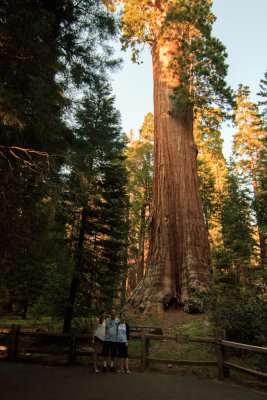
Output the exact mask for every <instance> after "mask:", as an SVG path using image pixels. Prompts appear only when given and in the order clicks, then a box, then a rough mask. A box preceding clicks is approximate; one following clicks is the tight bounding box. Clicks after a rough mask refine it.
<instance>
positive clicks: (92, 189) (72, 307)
mask: <svg viewBox="0 0 267 400" xmlns="http://www.w3.org/2000/svg"><path fill="white" fill-rule="evenodd" d="M74 148H76V152H75V153H74V154H73V155H72V159H73V161H72V169H71V173H70V175H69V177H68V179H69V187H70V191H69V200H70V204H71V209H72V213H73V215H75V214H76V215H77V217H78V218H76V221H77V222H76V227H75V229H74V230H73V232H72V236H71V237H70V240H71V241H72V254H73V273H72V279H71V285H70V291H69V300H68V303H67V307H66V312H65V319H64V329H63V330H64V332H68V331H69V330H70V327H71V320H72V317H73V312H76V315H77V313H78V314H81V313H82V312H83V310H85V312H86V313H87V314H88V312H89V311H90V309H92V308H93V307H94V308H95V307H100V306H101V305H102V306H106V307H108V306H111V305H112V301H113V298H114V297H115V294H116V292H117V291H118V286H119V283H120V282H121V274H122V270H123V268H126V265H123V262H122V254H123V248H124V246H125V240H124V238H125V236H127V224H126V213H127V207H128V202H127V195H126V179H127V174H126V168H125V166H124V156H123V152H124V141H123V139H122V136H121V131H120V117H119V113H118V112H117V110H115V108H114V98H113V97H112V96H111V91H110V88H109V86H108V85H107V84H106V82H105V80H104V79H103V80H102V82H101V83H96V84H95V85H94V88H91V90H90V91H88V92H87V93H85V96H84V98H83V101H82V102H81V104H80V105H79V106H78V108H77V111H76V144H75V147H73V149H74Z"/></svg>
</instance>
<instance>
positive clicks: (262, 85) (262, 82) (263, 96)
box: [257, 71, 267, 129]
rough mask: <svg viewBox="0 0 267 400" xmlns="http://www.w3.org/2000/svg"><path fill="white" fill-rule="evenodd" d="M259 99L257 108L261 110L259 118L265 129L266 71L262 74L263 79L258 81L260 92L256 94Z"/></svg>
mask: <svg viewBox="0 0 267 400" xmlns="http://www.w3.org/2000/svg"><path fill="white" fill-rule="evenodd" d="M257 95H258V96H260V97H261V100H259V101H258V107H259V108H262V111H261V116H262V117H263V119H264V122H265V129H266V127H267V71H266V72H265V74H264V78H263V79H261V80H260V91H259V93H257Z"/></svg>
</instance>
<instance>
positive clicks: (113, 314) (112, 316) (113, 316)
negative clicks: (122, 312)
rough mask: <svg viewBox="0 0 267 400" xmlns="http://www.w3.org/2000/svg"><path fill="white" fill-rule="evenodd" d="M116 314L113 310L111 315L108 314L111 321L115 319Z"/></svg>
mask: <svg viewBox="0 0 267 400" xmlns="http://www.w3.org/2000/svg"><path fill="white" fill-rule="evenodd" d="M116 314H117V312H116V310H115V309H114V308H113V310H111V314H110V316H111V319H115V318H116Z"/></svg>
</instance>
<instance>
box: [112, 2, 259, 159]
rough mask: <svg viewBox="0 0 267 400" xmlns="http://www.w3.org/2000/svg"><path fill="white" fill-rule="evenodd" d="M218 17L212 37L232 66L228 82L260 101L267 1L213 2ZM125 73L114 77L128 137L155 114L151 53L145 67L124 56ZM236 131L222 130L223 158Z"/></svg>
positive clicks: (230, 129) (227, 153)
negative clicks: (242, 85) (248, 91)
mask: <svg viewBox="0 0 267 400" xmlns="http://www.w3.org/2000/svg"><path fill="white" fill-rule="evenodd" d="M213 11H214V14H215V15H216V17H217V21H216V22H215V24H214V28H213V35H214V36H215V37H217V38H219V39H220V40H221V41H222V43H223V44H224V45H225V46H226V50H227V53H228V59H227V63H228V65H229V69H228V76H227V78H226V80H227V82H228V84H229V85H231V87H232V88H233V89H234V90H236V89H237V87H238V85H239V83H242V84H244V85H248V86H249V87H250V90H251V100H252V101H254V102H256V101H257V100H258V98H257V96H256V93H257V92H258V91H259V82H260V80H261V79H262V78H263V77H264V73H265V71H266V70H267V0H254V1H251V0H213ZM120 56H123V58H124V65H123V67H122V69H121V70H120V71H119V72H117V73H116V74H114V75H113V76H112V87H113V92H114V94H115V96H116V107H117V109H118V110H120V112H121V120H122V128H123V131H124V132H126V133H127V134H128V133H129V131H130V129H131V128H132V129H133V131H134V133H135V135H138V132H139V129H140V128H141V126H142V123H143V121H144V117H145V115H146V114H147V113H148V112H153V82H152V61H151V55H150V52H149V50H148V49H146V50H145V51H144V52H143V55H142V61H143V64H141V65H137V64H132V62H131V53H130V51H127V52H126V53H124V52H121V53H120ZM233 133H234V129H233V128H232V127H227V126H226V125H225V126H223V128H222V137H223V139H224V154H225V156H226V157H227V158H228V157H229V155H230V153H231V143H232V135H233Z"/></svg>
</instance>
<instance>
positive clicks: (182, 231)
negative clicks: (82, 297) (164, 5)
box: [128, 45, 212, 313]
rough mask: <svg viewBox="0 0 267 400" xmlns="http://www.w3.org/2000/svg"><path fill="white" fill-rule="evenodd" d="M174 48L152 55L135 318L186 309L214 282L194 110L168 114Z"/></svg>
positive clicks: (131, 304)
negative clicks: (147, 189)
mask: <svg viewBox="0 0 267 400" xmlns="http://www.w3.org/2000/svg"><path fill="white" fill-rule="evenodd" d="M171 47H172V45H169V46H168V47H167V48H166V47H163V46H162V47H161V48H157V49H156V48H154V49H153V50H152V56H153V74H154V121H155V137H154V172H153V195H152V215H151V221H150V236H149V254H148V259H147V267H146V275H145V277H144V279H142V281H140V282H139V284H138V286H137V287H136V289H135V290H134V292H133V294H132V296H131V297H130V298H129V299H128V307H129V308H130V307H133V308H134V309H135V310H136V311H139V312H143V311H145V312H152V313H153V312H156V313H157V312H162V311H163V310H164V308H165V306H166V305H167V304H169V303H170V302H172V301H173V299H175V301H176V300H177V302H180V303H184V302H185V301H186V300H187V299H189V298H192V297H194V294H195V293H196V291H203V290H208V289H209V287H210V284H211V281H212V273H211V260H210V250H209V244H208V234H207V228H206V225H205V221H204V216H203V210H202V205H201V199H200V192H199V183H198V177H197V163H196V156H197V150H196V145H195V143H194V139H193V107H192V106H188V107H187V108H186V109H185V110H184V111H176V112H175V114H171V115H170V113H169V111H170V110H171V109H172V104H171V100H170V95H171V94H172V93H173V86H174V85H177V84H178V82H177V77H175V76H174V75H173V72H172V71H171V70H170V68H169V65H170V60H171V59H172V57H173V51H175V49H174V48H171Z"/></svg>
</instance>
